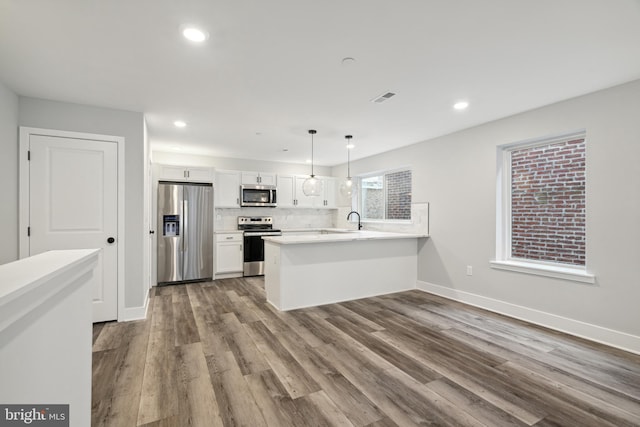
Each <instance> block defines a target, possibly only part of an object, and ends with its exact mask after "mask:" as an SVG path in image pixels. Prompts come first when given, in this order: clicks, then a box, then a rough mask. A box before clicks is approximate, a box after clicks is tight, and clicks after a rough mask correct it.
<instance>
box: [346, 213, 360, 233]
mask: <svg viewBox="0 0 640 427" xmlns="http://www.w3.org/2000/svg"><path fill="white" fill-rule="evenodd" d="M351 214H356V215H358V230H362V224H361V223H360V214H359V213H358V212H356V211H351V212H349V214H348V215H347V221H349V218H351Z"/></svg>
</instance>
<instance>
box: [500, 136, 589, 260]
mask: <svg viewBox="0 0 640 427" xmlns="http://www.w3.org/2000/svg"><path fill="white" fill-rule="evenodd" d="M511 184H512V185H511V234H512V238H511V256H512V257H513V258H523V259H531V260H540V261H551V262H558V263H565V264H574V265H585V143H584V139H576V140H572V141H564V142H560V143H553V144H546V145H542V146H535V147H531V148H523V149H520V150H514V151H512V153H511Z"/></svg>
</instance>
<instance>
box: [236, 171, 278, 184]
mask: <svg viewBox="0 0 640 427" xmlns="http://www.w3.org/2000/svg"><path fill="white" fill-rule="evenodd" d="M241 177H242V178H241V182H242V184H243V185H244V184H261V185H276V174H275V173H266V172H247V171H242V172H241Z"/></svg>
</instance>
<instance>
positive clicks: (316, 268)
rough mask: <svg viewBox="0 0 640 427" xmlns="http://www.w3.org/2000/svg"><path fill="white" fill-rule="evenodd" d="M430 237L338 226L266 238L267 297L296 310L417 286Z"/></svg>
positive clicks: (279, 307) (274, 303) (275, 304)
mask: <svg viewBox="0 0 640 427" xmlns="http://www.w3.org/2000/svg"><path fill="white" fill-rule="evenodd" d="M425 237H427V236H426V235H420V234H403V233H385V232H377V231H350V232H340V231H338V230H336V232H329V233H328V234H313V235H292V236H287V235H283V236H277V237H265V238H264V240H265V289H266V293H267V301H269V302H270V303H271V304H273V305H274V306H275V307H276V308H278V309H279V310H292V309H296V308H302V307H310V306H316V305H322V304H330V303H335V302H340V301H348V300H353V299H359V298H365V297H370V296H375V295H382V294H388V293H393V292H400V291H405V290H408V289H413V288H415V286H416V280H417V270H418V241H419V239H421V238H425Z"/></svg>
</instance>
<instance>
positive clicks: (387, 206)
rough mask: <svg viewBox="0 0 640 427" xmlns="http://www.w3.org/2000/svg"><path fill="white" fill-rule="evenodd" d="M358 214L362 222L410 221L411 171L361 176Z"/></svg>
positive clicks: (403, 170)
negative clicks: (360, 214)
mask: <svg viewBox="0 0 640 427" xmlns="http://www.w3.org/2000/svg"><path fill="white" fill-rule="evenodd" d="M359 181H360V183H359V184H360V192H359V195H360V198H359V204H360V212H361V213H362V219H363V220H369V221H384V220H387V221H407V220H411V170H409V169H402V170H394V171H386V172H380V173H376V174H371V175H366V176H361V177H360V179H359Z"/></svg>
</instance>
